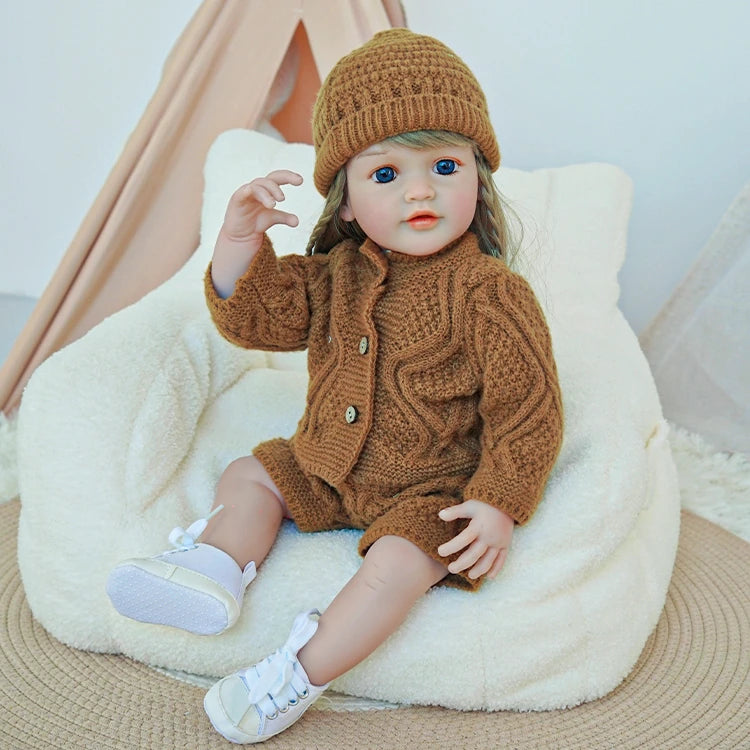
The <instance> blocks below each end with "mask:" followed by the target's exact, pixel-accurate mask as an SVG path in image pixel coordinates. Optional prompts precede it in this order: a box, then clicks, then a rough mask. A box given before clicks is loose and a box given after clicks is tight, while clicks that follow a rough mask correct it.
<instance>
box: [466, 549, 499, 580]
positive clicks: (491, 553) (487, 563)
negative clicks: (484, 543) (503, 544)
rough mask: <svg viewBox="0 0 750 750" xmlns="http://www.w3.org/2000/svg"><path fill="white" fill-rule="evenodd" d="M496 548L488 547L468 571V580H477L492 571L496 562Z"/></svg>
mask: <svg viewBox="0 0 750 750" xmlns="http://www.w3.org/2000/svg"><path fill="white" fill-rule="evenodd" d="M497 554H498V550H497V547H489V548H488V549H487V551H486V552H485V553H484V554H483V555H482V556H481V557H480V558H479V560H477V564H476V565H475V566H474V567H473V568H472V569H471V570H470V571H469V578H479V577H480V576H483V575H484V574H485V573H487V572H488V571H490V570H491V569H492V566H493V564H494V563H495V561H496V560H497Z"/></svg>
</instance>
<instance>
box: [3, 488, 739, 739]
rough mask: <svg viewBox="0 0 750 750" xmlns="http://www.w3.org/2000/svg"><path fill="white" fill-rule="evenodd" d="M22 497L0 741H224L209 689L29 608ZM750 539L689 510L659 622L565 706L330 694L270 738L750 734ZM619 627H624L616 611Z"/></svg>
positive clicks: (11, 509) (8, 568) (6, 521)
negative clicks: (612, 674) (461, 707)
mask: <svg viewBox="0 0 750 750" xmlns="http://www.w3.org/2000/svg"><path fill="white" fill-rule="evenodd" d="M19 507H20V506H19V503H18V501H13V502H11V503H6V504H3V505H0V592H1V593H0V612H2V613H3V615H2V618H3V619H2V626H1V627H0V748H14V750H15V749H18V750H23V749H25V748H86V749H88V748H92V749H93V748H97V750H99V749H100V748H101V749H106V748H154V749H156V748H158V749H159V750H163V749H164V748H173V747H200V748H222V747H231V746H232V745H230V743H228V742H226V741H225V740H223V739H222V738H221V737H220V736H219V735H217V734H216V733H214V732H213V730H212V729H211V728H210V725H209V723H208V721H207V719H206V718H205V715H204V712H203V708H202V699H203V695H204V692H205V691H204V690H203V689H201V688H199V687H196V686H194V685H190V684H187V683H184V682H180V681H178V680H175V679H173V678H171V677H168V676H166V675H163V674H160V673H158V672H156V671H155V670H153V669H151V668H149V667H147V666H145V665H142V664H139V663H137V662H134V661H131V660H129V659H126V658H124V657H118V656H111V655H101V654H91V653H86V652H83V651H77V650H75V649H72V648H70V647H68V646H64V645H63V644H61V643H59V642H57V641H56V640H55V639H53V638H52V637H51V636H50V635H48V634H47V632H46V631H45V630H44V629H43V628H42V627H41V626H40V625H39V624H38V623H37V622H36V621H34V619H33V617H32V615H31V611H30V609H29V607H28V604H27V602H26V598H25V595H24V591H23V586H22V584H21V580H20V576H19V572H18V567H17V564H16V534H17V522H18V513H19ZM748 591H750V544H748V543H747V542H744V541H743V540H741V539H739V538H738V537H736V536H734V535H732V534H730V533H728V532H726V531H724V530H723V529H721V528H719V527H717V526H715V525H714V524H712V523H710V522H708V521H706V520H704V519H701V518H699V517H697V516H695V515H693V514H691V513H687V512H684V513H683V516H682V529H681V534H680V544H679V550H678V554H677V561H676V564H675V569H674V574H673V578H672V582H671V584H670V589H669V593H668V596H667V601H666V605H665V608H664V611H663V613H662V616H661V618H660V620H659V623H658V625H657V627H656V630H655V631H654V633H653V634H652V635H651V637H650V638H649V640H648V642H647V644H646V647H645V648H644V650H643V653H642V654H641V657H640V659H639V660H638V663H637V664H636V666H635V668H634V670H633V672H632V673H631V674H630V675H629V677H628V678H627V679H626V680H625V681H624V682H623V683H622V684H621V685H620V686H619V687H618V688H617V689H615V690H614V691H613V692H612V693H610V694H609V695H608V696H606V697H605V698H602V699H600V700H598V701H594V702H592V703H588V704H584V705H581V706H578V707H576V708H573V709H568V710H565V711H550V712H542V713H510V712H497V713H487V712H459V711H451V710H448V709H443V708H429V707H418V708H410V707H399V708H393V709H380V710H371V711H356V712H352V711H340V710H335V709H336V705H337V704H336V701H335V700H333V701H331V700H328V699H326V697H325V696H324V697H323V699H321V701H319V702H318V703H317V704H316V705H315V706H313V708H312V709H310V711H309V712H308V713H307V714H306V715H305V716H304V717H303V719H302V720H301V721H300V722H298V723H297V724H296V725H294V726H293V727H291V728H290V729H289V730H288V731H287V732H285V733H283V734H281V735H279V736H277V737H275V738H273V739H271V740H269V741H268V742H267V743H265V745H264V746H265V747H268V748H306V749H307V748H346V747H359V748H389V749H391V750H392V749H393V748H406V747H430V748H498V747H512V748H518V749H519V750H532V749H533V750H539V749H540V748H541V749H543V748H592V749H593V748H596V749H597V750H600V749H608V748H612V749H613V750H614V748H617V750H625V749H627V748H631V749H632V750H635V749H636V748H638V750H644V749H649V748H654V749H657V748H658V749H659V750H663V748H685V749H690V748H694V749H695V750H698V749H699V748H700V749H701V750H703V749H705V748H726V749H727V750H729V748H732V749H736V748H742V747H750V727H749V726H748V721H747V705H748V702H749V701H750V597H749V595H748ZM623 627H627V624H626V623H624V624H623Z"/></svg>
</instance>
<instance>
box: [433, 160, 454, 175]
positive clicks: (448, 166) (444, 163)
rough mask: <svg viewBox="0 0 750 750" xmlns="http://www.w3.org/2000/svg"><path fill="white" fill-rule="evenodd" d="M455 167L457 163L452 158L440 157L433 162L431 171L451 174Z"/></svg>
mask: <svg viewBox="0 0 750 750" xmlns="http://www.w3.org/2000/svg"><path fill="white" fill-rule="evenodd" d="M456 169H458V165H457V164H456V162H455V161H454V160H453V159H440V160H439V161H436V162H435V166H434V167H433V171H434V172H436V173H437V174H453V173H454V172H455V171H456Z"/></svg>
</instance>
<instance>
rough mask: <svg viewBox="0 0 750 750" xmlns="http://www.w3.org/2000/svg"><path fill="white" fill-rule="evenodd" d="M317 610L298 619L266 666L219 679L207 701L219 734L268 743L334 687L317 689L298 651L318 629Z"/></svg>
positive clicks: (206, 703)
mask: <svg viewBox="0 0 750 750" xmlns="http://www.w3.org/2000/svg"><path fill="white" fill-rule="evenodd" d="M319 614H320V612H318V611H317V610H315V609H313V610H310V611H309V612H303V613H301V614H299V615H297V617H296V618H295V620H294V625H293V626H292V632H291V633H290V635H289V638H288V639H287V642H286V643H285V644H284V645H283V646H282V647H281V648H280V649H278V650H277V651H274V653H273V654H271V656H269V657H267V658H266V659H264V660H263V661H261V662H258V663H257V664H255V665H253V666H252V667H249V668H248V669H242V670H240V671H239V672H235V673H234V674H231V675H229V676H228V677H225V678H224V679H223V680H219V682H217V683H216V684H215V685H214V686H213V687H212V688H211V689H210V690H209V691H208V693H206V697H205V698H204V699H203V707H204V708H205V710H206V713H207V714H208V718H209V719H210V720H211V723H212V724H213V726H214V729H216V731H217V732H218V733H219V734H221V735H222V737H224V738H225V739H228V740H230V741H231V742H236V743H238V744H245V743H254V742H263V741H264V740H267V739H268V738H269V737H273V736H274V735H275V734H278V733H279V732H283V731H284V730H285V729H286V728H287V727H289V726H291V725H292V724H294V722H295V721H297V719H299V717H300V716H302V714H303V713H305V711H307V709H308V708H310V706H311V705H312V704H313V703H314V702H315V701H316V700H317V699H318V697H319V696H320V695H321V693H323V691H324V690H325V689H326V688H327V687H328V685H311V684H310V680H309V678H308V676H307V673H306V672H305V670H304V669H303V667H302V665H301V664H300V663H299V661H298V660H297V652H298V651H299V650H300V649H301V648H302V646H304V645H305V644H306V643H307V642H308V641H309V640H310V638H312V637H313V635H314V633H315V631H316V630H317V629H318V622H317V620H314V619H313V617H312V616H313V615H319Z"/></svg>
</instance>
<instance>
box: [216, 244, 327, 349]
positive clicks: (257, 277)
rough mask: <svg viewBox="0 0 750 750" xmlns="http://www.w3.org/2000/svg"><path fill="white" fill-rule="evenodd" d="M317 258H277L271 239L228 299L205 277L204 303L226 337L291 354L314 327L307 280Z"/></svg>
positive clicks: (252, 346)
mask: <svg viewBox="0 0 750 750" xmlns="http://www.w3.org/2000/svg"><path fill="white" fill-rule="evenodd" d="M320 266H321V264H320V262H319V260H318V259H315V260H314V259H313V258H311V257H309V256H302V255H287V256H284V257H282V258H277V257H276V254H275V253H274V250H273V245H272V244H271V241H270V239H269V238H268V236H265V237H264V240H263V244H262V245H261V247H260V249H259V250H258V252H257V254H256V255H255V257H254V258H253V260H252V262H251V263H250V266H249V267H248V269H247V271H246V272H245V273H244V274H243V275H242V276H241V277H240V278H239V279H237V283H236V284H235V287H234V291H233V292H232V294H231V295H230V296H229V297H227V298H226V299H224V298H222V297H220V296H219V294H218V293H217V292H216V289H214V285H213V282H212V280H211V264H209V266H208V269H207V270H206V274H205V277H204V288H205V294H206V303H207V304H208V309H209V311H210V312H211V317H212V319H213V321H214V324H215V325H216V328H217V329H218V330H219V333H221V335H222V336H224V338H226V339H228V340H229V341H231V342H233V343H235V344H238V345H239V346H243V347H245V348H247V349H263V350H266V351H293V350H298V349H304V348H305V347H306V346H307V337H308V330H309V325H310V305H309V300H308V293H307V290H308V285H309V281H310V279H309V276H310V275H311V274H314V273H315V271H316V270H319V269H320Z"/></svg>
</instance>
